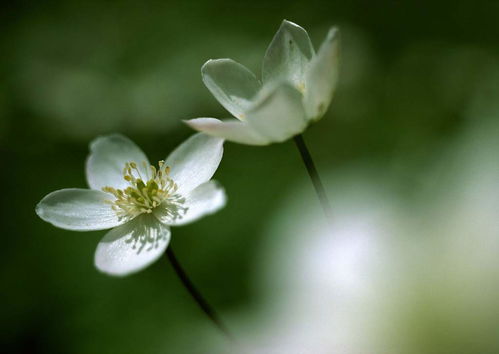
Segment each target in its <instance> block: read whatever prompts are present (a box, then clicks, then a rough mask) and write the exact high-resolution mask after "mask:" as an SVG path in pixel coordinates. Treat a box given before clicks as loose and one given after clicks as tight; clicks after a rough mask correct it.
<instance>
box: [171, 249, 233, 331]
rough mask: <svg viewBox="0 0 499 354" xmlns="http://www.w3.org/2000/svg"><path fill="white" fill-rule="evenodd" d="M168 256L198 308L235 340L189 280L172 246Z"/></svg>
mask: <svg viewBox="0 0 499 354" xmlns="http://www.w3.org/2000/svg"><path fill="white" fill-rule="evenodd" d="M166 256H167V257H168V260H169V261H170V263H171V265H172V267H173V270H175V273H177V276H178V277H179V279H180V281H181V282H182V284H183V285H184V286H185V288H186V289H187V291H188V292H189V294H191V296H192V298H193V299H194V301H196V303H197V304H198V306H199V307H200V308H201V310H202V311H203V312H204V313H205V314H206V316H208V318H209V319H210V320H211V321H212V322H213V324H215V326H217V327H218V329H220V330H221V331H222V332H223V333H224V334H225V335H226V336H227V337H228V338H229V339H230V340H233V337H232V334H231V333H230V332H229V331H228V330H227V327H225V325H224V324H223V323H222V321H221V320H220V318H219V317H218V315H217V313H216V312H215V310H214V309H213V307H212V306H210V304H209V303H208V302H207V301H206V300H205V299H204V297H203V295H201V293H200V292H199V291H198V290H197V289H196V287H195V286H194V284H193V283H192V281H191V280H190V279H189V277H188V276H187V274H186V272H185V271H184V269H183V268H182V266H181V265H180V263H179V261H178V260H177V257H176V256H175V253H173V249H172V247H171V245H170V246H168V248H167V250H166Z"/></svg>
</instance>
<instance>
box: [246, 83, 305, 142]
mask: <svg viewBox="0 0 499 354" xmlns="http://www.w3.org/2000/svg"><path fill="white" fill-rule="evenodd" d="M302 98H303V96H302V94H301V93H300V92H298V90H296V89H295V88H294V87H293V86H291V85H290V84H288V83H283V84H281V85H279V86H278V87H277V88H276V89H274V90H272V91H270V94H268V95H267V96H265V97H263V98H262V100H260V101H259V103H257V104H256V106H255V107H254V108H253V109H252V110H251V111H249V112H248V124H249V125H250V126H252V127H253V128H254V129H255V130H256V131H257V132H259V133H260V134H261V135H263V136H265V137H267V138H269V139H270V140H271V141H273V142H281V141H284V140H287V139H289V138H291V137H292V136H294V135H296V134H299V133H301V132H302V131H303V130H305V128H306V126H307V118H306V114H305V111H304V108H303V103H302Z"/></svg>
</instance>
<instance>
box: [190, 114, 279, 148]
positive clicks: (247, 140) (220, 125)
mask: <svg viewBox="0 0 499 354" xmlns="http://www.w3.org/2000/svg"><path fill="white" fill-rule="evenodd" d="M185 123H186V124H187V125H188V126H190V127H191V128H193V129H195V130H197V131H200V132H203V133H205V134H208V135H211V136H217V137H220V138H224V139H226V140H230V141H233V142H236V143H240V144H247V145H266V144H268V143H270V140H269V139H267V138H265V137H263V136H262V135H261V134H259V133H257V132H256V131H254V129H253V128H252V127H251V126H250V125H249V124H248V123H246V122H241V121H238V120H235V119H233V120H226V121H221V120H218V119H215V118H196V119H191V120H187V121H185Z"/></svg>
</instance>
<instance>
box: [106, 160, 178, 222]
mask: <svg viewBox="0 0 499 354" xmlns="http://www.w3.org/2000/svg"><path fill="white" fill-rule="evenodd" d="M158 166H159V168H156V167H154V166H152V165H151V166H147V163H146V162H144V163H143V167H144V169H143V170H142V171H143V172H144V171H145V172H146V175H145V176H142V174H141V173H140V170H139V169H138V167H137V164H136V163H135V162H127V163H126V164H125V168H123V178H124V179H125V181H127V182H128V184H129V186H128V187H127V188H125V189H116V188H113V187H104V188H102V190H103V191H104V192H107V193H111V194H112V195H114V196H115V198H116V199H115V200H113V201H109V203H110V204H111V205H112V208H113V210H114V211H115V212H116V214H117V215H118V217H119V218H127V219H133V218H134V217H136V216H138V215H140V214H144V213H145V214H150V213H152V212H153V210H154V209H155V208H156V207H158V206H160V205H162V207H164V209H165V210H164V211H163V212H164V213H166V214H167V215H168V216H169V217H170V218H171V219H172V220H176V219H178V218H181V217H182V216H183V215H184V214H185V212H186V211H187V208H185V207H184V206H183V204H184V202H185V198H184V197H182V196H181V195H180V194H178V193H177V189H178V186H177V184H176V183H175V182H174V181H173V179H171V178H170V176H169V173H170V167H168V166H164V161H159V163H158Z"/></svg>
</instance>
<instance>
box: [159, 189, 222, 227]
mask: <svg viewBox="0 0 499 354" xmlns="http://www.w3.org/2000/svg"><path fill="white" fill-rule="evenodd" d="M226 202H227V196H226V195H225V191H224V189H223V188H222V187H221V186H220V185H219V184H218V182H215V181H209V182H206V183H203V184H202V185H200V186H198V187H197V188H196V189H194V190H193V191H191V192H190V193H189V194H188V195H187V197H186V200H185V206H186V207H187V208H188V209H187V213H186V214H185V215H184V216H183V217H182V218H180V219H177V220H171V219H170V218H169V217H168V215H167V214H166V213H165V212H164V211H165V209H164V208H165V207H166V206H163V205H162V206H160V207H158V208H156V209H154V215H155V216H156V217H157V218H158V219H159V220H160V221H161V222H162V223H165V224H168V225H172V226H179V225H185V224H189V223H191V222H194V221H196V220H198V219H200V218H202V217H203V216H205V215H209V214H213V213H215V212H217V211H218V210H220V209H221V208H222V207H224V206H225V203H226Z"/></svg>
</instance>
